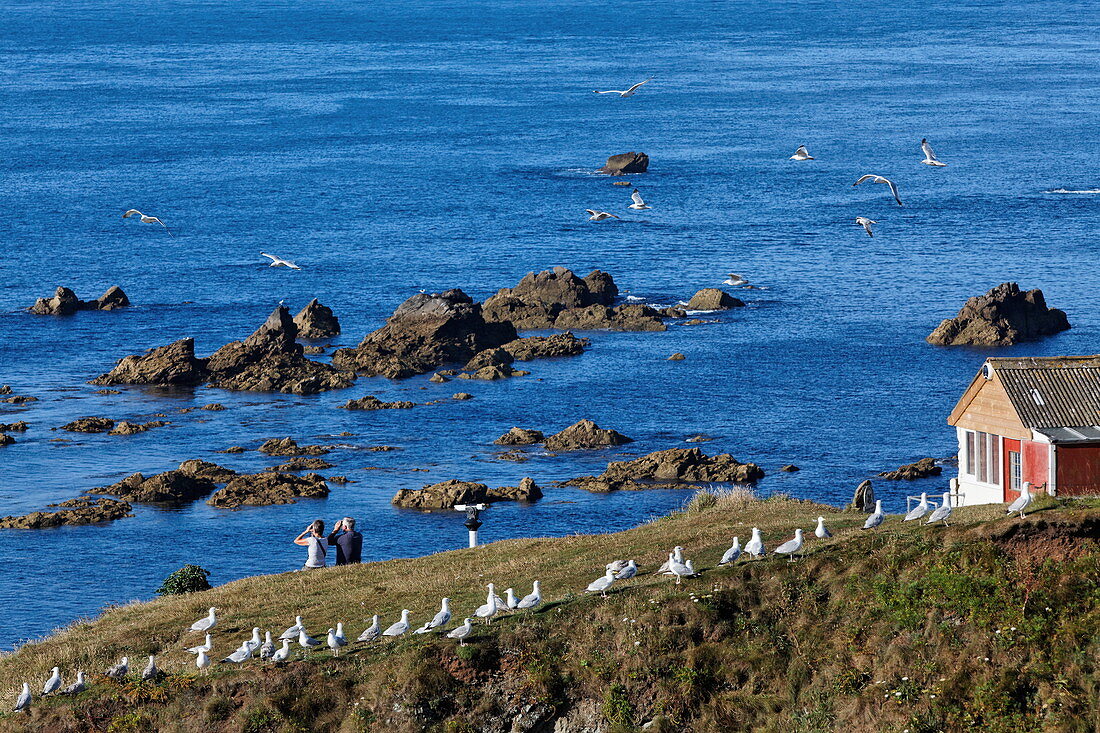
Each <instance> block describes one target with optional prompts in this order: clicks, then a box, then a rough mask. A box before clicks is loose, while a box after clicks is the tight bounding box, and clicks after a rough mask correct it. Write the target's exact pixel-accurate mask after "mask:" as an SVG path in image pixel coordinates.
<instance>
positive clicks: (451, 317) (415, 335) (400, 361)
mask: <svg viewBox="0 0 1100 733" xmlns="http://www.w3.org/2000/svg"><path fill="white" fill-rule="evenodd" d="M515 338H516V330H515V328H514V327H513V326H512V324H511V323H505V322H488V321H487V320H486V319H485V318H484V317H483V315H482V308H481V306H479V305H478V304H477V303H474V302H473V300H471V299H470V297H469V296H468V295H466V294H465V293H463V292H462V291H461V290H458V289H454V290H447V291H445V292H443V293H433V294H431V295H428V294H426V293H421V294H418V295H414V296H413V297H411V298H409V299H408V300H406V301H405V302H404V303H402V304H401V305H400V306H398V308H397V310H395V311H394V313H393V315H392V316H390V318H389V320H388V321H387V323H386V325H385V326H383V327H382V328H379V329H378V330H376V331H373V332H371V333H369V334H367V336H366V337H365V338H364V339H363V340H362V341H361V342H360V343H359V345H358V346H357V347H355V348H354V349H337V350H336V351H335V352H334V353H333V355H332V361H333V363H334V364H336V365H337V366H339V367H341V368H344V369H349V370H353V371H355V372H358V373H361V374H367V375H371V376H383V377H389V378H391V379H401V378H404V377H411V376H414V375H416V374H424V373H426V372H429V371H432V370H433V369H435V368H436V367H438V366H440V365H441V364H446V363H449V362H467V361H469V360H470V359H472V358H473V357H474V355H475V354H477V353H478V352H480V351H484V350H485V349H491V348H494V347H497V346H501V345H502V344H505V343H508V342H509V341H513V340H515Z"/></svg>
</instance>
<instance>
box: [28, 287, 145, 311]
mask: <svg viewBox="0 0 1100 733" xmlns="http://www.w3.org/2000/svg"><path fill="white" fill-rule="evenodd" d="M128 305H130V299H129V298H127V297H126V293H124V292H122V288H120V287H118V286H117V285H114V286H112V287H110V288H108V289H107V292H105V293H104V294H103V295H102V296H101V297H99V298H96V299H95V300H81V299H80V298H78V297H76V294H75V293H74V292H73V291H72V290H70V289H69V288H66V287H58V288H57V290H56V291H55V292H54V295H53V297H52V298H39V299H38V300H36V301H35V302H34V305H32V306H31V307H30V308H29V309H28V310H30V312H31V313H35V314H37V315H43V316H71V315H72V314H73V313H76V312H77V311H93V310H104V311H109V310H114V309H115V308H123V307H125V306H128Z"/></svg>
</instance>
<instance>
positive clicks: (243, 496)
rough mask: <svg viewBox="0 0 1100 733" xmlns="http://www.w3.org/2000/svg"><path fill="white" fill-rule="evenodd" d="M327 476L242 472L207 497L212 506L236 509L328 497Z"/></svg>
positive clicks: (207, 501)
mask: <svg viewBox="0 0 1100 733" xmlns="http://www.w3.org/2000/svg"><path fill="white" fill-rule="evenodd" d="M328 493H329V490H328V485H327V484H326V483H325V479H324V477H322V476H319V475H317V474H316V473H307V474H306V475H305V476H295V475H293V474H288V473H270V472H268V473H250V474H240V475H238V476H236V477H234V478H232V479H230V481H229V483H227V484H226V485H225V488H223V489H221V490H219V491H218V492H217V493H215V494H214V495H213V496H211V497H210V498H209V499H207V500H206V503H207V504H209V505H210V506H216V507H220V508H223V509H235V508H237V507H242V506H270V505H272V504H294V503H296V502H297V501H298V499H323V498H325V497H326V496H328Z"/></svg>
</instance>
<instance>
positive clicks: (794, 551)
mask: <svg viewBox="0 0 1100 733" xmlns="http://www.w3.org/2000/svg"><path fill="white" fill-rule="evenodd" d="M950 498H951V494H950V492H947V493H945V494H944V495H943V502H942V503H941V504H940V505H939V506H936V502H935V501H934V500H930V499H929V498H928V494H927V493H922V494H921V497H920V502H919V503H918V504H917V506H916V507H914V508H913V509H911V510H910V511H909V512H907V513H906V515H905V517H904V518H902V521H903V522H913V521H917V522H919V521H920V520H921V519H925V517H926V516H927V519H925V521H924V524H925V525H928V524H932V523H934V522H940V521H942V522H943V523H944V526H948V525H947V520H948V518H950V516H951V504H950ZM1033 501H1034V496H1033V495H1032V493H1031V491H1030V485H1029V484H1027V483H1025V484H1024V487H1023V491H1021V492H1020V496H1019V498H1018V499H1016V500H1015V501H1013V502H1012V503H1011V504H1009V506H1008V509H1007V512H1006V514H1007V515H1011V514H1014V513H1018V514H1019V516H1020V517H1021V518H1023V517H1024V516H1026V515H1025V514H1024V510H1026V509H1027V508H1028V507H1030V506H1031V504H1032V502H1033ZM929 512H931V513H929ZM885 518H886V515H885V513H884V512H883V511H882V501H881V500H880V501H876V502H875V510H874V512H872V513H871V515H870V516H869V517H867V520H866V521H865V522H864V523H863V529H864V530H870V529H875V528H876V527H879V526H881V525H882V523H883V521H884V520H885ZM813 534H814V536H815V537H817V538H818V539H829V538H831V537H832V536H833V534H832V532H830V531H829V529H828V528H827V527H826V526H825V517H820V516H819V517H818V518H817V526H816V527H815V528H814V531H813ZM803 547H804V538H803V531H802V529H796V530H795V531H794V538H793V539H790V540H787V541H786V542H784V543H782V544H781V545H779V546H778V547H776V548H775V549H774V550H773V551H772V553H773V554H774V555H780V556H782V555H786V556H787V560H788V562H794V561H795V559H796V558H798V557H804V553H803ZM767 554H768V550H767V548H766V547H765V546H764V539H763V537H762V536H761V534H760V529H759V528H758V527H753V528H752V536H751V537H750V538H749V541H748V542H746V543H745V545H744V547H742V546H741V540H740V538H739V537H734V538H733V544H732V545H731V546H730V547H729V549H727V550H726V551H725V552H724V553H723V554H722V559H721V560H720V561H719V562H718V565H719V566H729V565H735V564H737V563H738V562H739V561H740V560H742V559H745V560H746V561H747V560H750V559H752V560H760V559H763V558H764V557H765V556H766V555H767ZM639 572H640V570H639V568H638V564H637V562H635V561H634V560H614V561H612V562H609V563H608V564H607V565H606V566H605V568H604V574H603V575H602V576H600V577H599V578H597V579H596V580H594V581H592V582H591V583H589V584H588V587H587V588H586V589H585V591H586V592H587V593H599V594H600V595H601V596H603V597H606V596H607V591H608V590H609V589H610V588H611V586H612V585H613V584H614V583H616V582H619V581H624V580H629V579H631V578H633V577H635V576H636V575H638V573H639ZM655 574H657V575H668V576H672V577H675V578H676V584H677V585H679V584H680V583H681V582H682V580H683V579H684V578H694V577H696V576H698V575H699V572H698V571H696V570H695V566H694V565H693V564H692V561H691V560H688V559H685V557H684V548H683V547H680V546H679V545H677V546H676V547H674V548H672V552H670V553H669V554H668V559H667V560H666V561H665V563H664V564H663V565H661V567H660V568H658V569H657V571H656V573H655ZM487 588H488V594H487V595H486V597H485V603H484V604H482V605H481V606H478V608H477V609H476V610H475V611H474V613H473V615H472V616H467V617H465V618H463V619H462V623H461V624H459V625H458V626H456V627H454V628H452V629H450V630H447V629H446V628H445V627H446V626H448V625H449V624H450V623H451V620H452V613H451V600H450V599H449V598H444V599H443V600H442V602H441V603H440V608H439V612H438V613H436V614H435V616H433V617H432V619H431V620H430V621H428V622H427V623H425V624H424V625H423V626H420V627H418V628H415V629H414V628H413V626H412V624H411V623H410V621H409V609H407V608H406V609H403V610H402V611H401V619H400V620H399V621H397V622H396V623H394V624H392V625H391V626H389V627H388V628H386V629H383V628H382V625H381V622H380V619H379V617H378V615H377V614H375V615H374V616H373V618H372V619H371V623H370V625H369V626H368V627H367V628H366V629H364V631H363V633H361V634H359V636H358V637H357V638H356V639H355V640H354V642H349V640H348V638H347V636H346V635H345V634H344V623H343V622H342V621H341V622H338V623H337V624H336V627H335V628H331V627H330V628H329V629H328V631H327V632H326V634H325V636H324V638H323V640H322V639H316V638H314V637H312V636H310V635H309V632H307V631H306V626H305V622H304V620H303V619H302V617H301V616H295V618H294V625H293V626H290V627H289V628H287V630H286V631H284V632H283V633H282V634H280V635H279V637H278V640H277V641H278V642H281V646H279V645H278V644H277V642H276V639H274V638H272V635H271V632H270V631H268V632H265V633H264V635H263V636H262V637H261V635H260V628H259V627H255V628H253V629H252V634H251V636H250V637H249V638H248V639H245V641H244V643H242V644H241V645H240V646H239V647H237V649H236V650H235V651H233V652H232V653H231V654H229V655H228V656H226V657H224V658H223V659H222V660H221V663H223V664H241V663H243V662H246V661H248V660H249V659H252V658H254V657H258V658H259V659H262V660H267V661H271V662H285V661H286V660H287V659H289V658H290V650H291V644H293V643H297V644H298V646H299V647H300V648H301V649H302V650H303V652H308V651H310V650H318V649H320V648H321V647H325V646H327V647H328V648H329V649H330V650H331V651H332V654H333V656H339V655H340V650H341V649H343V648H344V647H346V646H348V645H349V643H369V642H373V641H376V640H378V639H380V638H382V637H391V638H393V637H399V636H404V635H405V634H407V633H410V631H411V633H412V634H428V633H445V635H446V637H447V638H449V639H455V640H457V641H458V643H459V645H460V646H466V639H467V638H468V637H469V636H470V635H471V634H472V633H473V630H474V620H475V619H480V620H482V621H484V622H485V623H486V624H491V623H492V622H493V617H494V616H497V615H500V614H502V613H508V612H513V611H514V612H519V611H533V610H535V609H537V608H538V607H539V606H541V605H542V603H543V597H542V589H541V588H540V587H539V581H537V580H536V581H534V583H533V584H532V588H531V592H530V593H528V594H527V595H525V596H523V597H522V598H517V597H516V595H515V592H514V590H513V589H512V588H508V589H507V590H505V591H504V598H501V597H500V596H499V595H497V591H496V586H495V585H494V584H493V583H489V584H488V586H487ZM217 611H218V609H217V608H216V607H211V608H210V609H209V610H208V612H207V614H206V615H205V616H203V617H202V618H200V619H199V620H198V621H196V622H195V623H193V624H191V626H190V627H189V628H188V631H189V632H191V633H203V634H205V639H204V641H203V643H202V644H198V645H196V646H193V647H190V648H188V649H186V650H185V651H186V652H188V653H189V654H193V655H195V666H196V667H197V668H198V669H199V671H200V672H201V673H204V674H205V672H206V670H207V669H209V668H210V665H211V663H212V661H213V657H212V656H211V654H212V652H213V651H214V643H213V637H212V636H211V633H210V632H211V631H212V630H213V629H214V627H215V626H216V625H217V623H218V616H217ZM129 673H130V658H129V657H123V658H122V659H121V660H120V661H119V663H118V664H116V665H114V666H112V667H110V668H108V669H107V671H106V672H105V673H104V674H105V676H107V677H109V678H111V679H115V680H121V679H123V678H125V677H126V676H127V675H129ZM160 675H161V671H160V670H159V669H158V668H157V663H156V656H155V655H150V656H149V662H148V664H146V665H145V668H144V669H143V670H142V672H141V679H142V681H152V680H156V679H157V678H158V677H160ZM62 684H63V682H62V679H61V670H60V669H59V668H58V667H54V668H53V669H52V670H51V674H50V678H49V679H48V680H46V683H45V684H44V685H43V686H42V694H43V695H44V696H46V695H76V694H78V693H80V692H83V691H84V690H85V689H86V683H85V679H84V672H83V671H78V672H77V676H76V682H74V683H72V684H71V685H69V686H67V687H64V688H62ZM31 700H32V695H31V687H30V683H27V682H24V683H23V690H22V692H21V693H20V695H19V698H18V700H17V701H16V704H15V709H14V712H22V711H26V710H28V709H29V708H30V705H31Z"/></svg>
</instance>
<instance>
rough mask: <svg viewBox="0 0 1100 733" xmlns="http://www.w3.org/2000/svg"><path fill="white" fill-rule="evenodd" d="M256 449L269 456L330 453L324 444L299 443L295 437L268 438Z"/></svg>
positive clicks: (321, 454)
mask: <svg viewBox="0 0 1100 733" xmlns="http://www.w3.org/2000/svg"><path fill="white" fill-rule="evenodd" d="M256 450H258V451H260V453H264V454H266V455H269V456H323V455H325V454H326V453H328V448H326V447H324V446H323V445H298V441H296V440H294V439H293V438H268V439H267V440H265V441H264V442H263V444H262V445H261V446H260V447H259V448H257V449H256Z"/></svg>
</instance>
